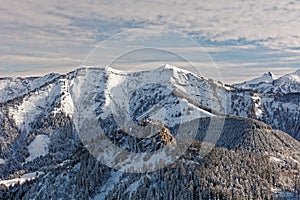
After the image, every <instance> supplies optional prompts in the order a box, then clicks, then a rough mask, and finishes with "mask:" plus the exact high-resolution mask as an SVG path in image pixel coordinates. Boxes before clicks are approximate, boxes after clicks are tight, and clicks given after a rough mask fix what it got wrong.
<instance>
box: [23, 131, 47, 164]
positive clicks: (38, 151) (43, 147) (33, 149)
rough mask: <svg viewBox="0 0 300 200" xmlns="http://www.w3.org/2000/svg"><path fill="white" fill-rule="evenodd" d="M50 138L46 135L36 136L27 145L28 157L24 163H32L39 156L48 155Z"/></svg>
mask: <svg viewBox="0 0 300 200" xmlns="http://www.w3.org/2000/svg"><path fill="white" fill-rule="evenodd" d="M49 143H50V138H49V137H48V136H47V135H37V136H36V138H35V139H34V140H33V141H32V142H31V143H30V144H29V145H28V152H29V154H30V156H29V157H28V158H26V162H29V161H32V160H34V159H35V158H37V157H39V156H44V155H46V154H47V153H48V151H49V149H48V145H49Z"/></svg>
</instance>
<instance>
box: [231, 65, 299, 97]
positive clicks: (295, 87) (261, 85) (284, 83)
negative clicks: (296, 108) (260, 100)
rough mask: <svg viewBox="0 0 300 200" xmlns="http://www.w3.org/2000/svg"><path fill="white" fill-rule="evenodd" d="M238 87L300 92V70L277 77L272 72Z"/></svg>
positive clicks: (236, 85) (279, 92) (270, 91)
mask: <svg viewBox="0 0 300 200" xmlns="http://www.w3.org/2000/svg"><path fill="white" fill-rule="evenodd" d="M234 86H235V87H236V88H240V89H249V90H255V91H259V92H260V93H277V94H288V93H298V92H300V70H297V71H295V72H293V73H289V74H286V75H283V76H281V77H277V76H276V75H274V74H272V73H271V72H268V73H265V74H263V75H262V76H261V77H258V78H254V79H252V80H249V81H245V82H243V83H238V84H235V85H234Z"/></svg>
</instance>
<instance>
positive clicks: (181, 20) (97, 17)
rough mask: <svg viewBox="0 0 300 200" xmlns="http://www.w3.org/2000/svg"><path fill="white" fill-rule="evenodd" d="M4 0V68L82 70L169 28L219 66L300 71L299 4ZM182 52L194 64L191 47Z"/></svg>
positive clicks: (0, 32) (0, 35) (0, 20)
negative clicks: (104, 45) (117, 42)
mask: <svg viewBox="0 0 300 200" xmlns="http://www.w3.org/2000/svg"><path fill="white" fill-rule="evenodd" d="M1 1H2V0H0V11H1V17H0V26H1V29H0V41H1V42H0V43H1V45H0V54H1V57H0V65H1V66H0V67H1V69H4V68H5V67H7V66H14V67H15V68H16V67H17V66H20V67H22V68H25V67H26V66H27V67H28V69H29V68H30V66H33V65H35V66H40V67H43V66H57V65H59V64H61V65H63V66H74V65H78V63H80V60H83V59H84V57H85V56H86V55H87V54H88V53H89V51H90V50H91V49H92V48H93V47H95V46H96V45H97V44H98V43H99V42H101V41H103V40H105V39H107V38H109V37H110V36H111V35H113V34H115V33H119V32H121V31H123V30H129V29H131V28H143V27H157V28H159V29H158V30H161V31H152V32H151V31H148V32H146V33H145V32H144V33H143V32H141V34H136V32H135V34H134V35H132V37H128V38H127V39H128V40H131V41H135V40H136V39H141V40H147V38H149V37H155V36H156V35H159V36H161V35H163V34H164V31H162V29H161V28H166V29H172V30H176V31H179V32H182V33H184V34H186V35H188V36H191V37H192V38H194V39H195V40H197V42H199V43H200V44H201V45H203V46H205V47H206V49H207V51H208V52H209V53H210V54H211V56H212V58H213V59H214V60H215V62H216V64H217V65H218V66H219V67H226V66H233V65H240V66H244V68H243V70H244V71H245V70H246V69H247V66H249V65H250V64H251V63H252V64H253V65H254V64H255V63H256V66H257V67H259V66H264V67H265V66H266V64H269V65H272V66H283V65H284V66H285V67H287V66H288V65H289V64H293V65H294V67H295V66H296V67H299V62H298V61H299V56H297V53H298V52H299V49H300V21H299V20H298V19H299V18H300V3H299V1H296V0H290V1H280V0H269V1H259V0H257V1H243V0H233V1H230V2H228V1H225V0H223V1H219V0H211V1H198V0H189V1H179V0H170V1H165V0H158V1H122V0H116V1H99V2H95V1H76V2H74V1H60V0H52V1H35V0H34V1H5V2H4V1H3V2H1ZM127 36H130V34H128V35H127ZM123 39H124V38H123ZM167 39H168V37H165V40H166V41H167ZM172 42H174V44H176V42H178V41H172V40H170V43H172ZM147 45H148V44H147ZM173 48H176V47H175V46H174V47H173ZM180 48H183V47H180ZM183 51H185V52H187V51H190V53H191V57H193V55H192V53H193V49H192V48H189V49H185V50H183ZM277 52H278V54H279V56H277ZM109 56H110V55H109V54H104V57H105V58H108V59H110V58H109ZM105 58H103V59H105ZM195 62H197V61H195ZM225 63H227V64H226V65H225ZM264 67H263V68H264ZM285 67H282V69H286V68H285ZM43 70H44V69H43Z"/></svg>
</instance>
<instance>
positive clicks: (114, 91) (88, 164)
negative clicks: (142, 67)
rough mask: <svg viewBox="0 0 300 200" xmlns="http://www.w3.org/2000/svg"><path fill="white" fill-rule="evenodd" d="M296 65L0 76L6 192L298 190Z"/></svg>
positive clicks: (1, 192) (89, 194)
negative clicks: (237, 74)
mask: <svg viewBox="0 0 300 200" xmlns="http://www.w3.org/2000/svg"><path fill="white" fill-rule="evenodd" d="M299 102H300V71H299V70H298V71H296V72H294V73H290V74H287V75H284V76H281V77H276V76H275V75H273V74H272V73H266V74H264V75H263V76H262V77H259V78H256V79H253V80H250V81H246V82H244V83H240V84H235V85H227V84H223V83H221V82H217V81H214V80H212V79H207V78H205V77H200V76H198V75H196V74H193V73H191V72H189V71H186V70H183V69H179V68H176V67H174V66H170V65H167V64H166V65H165V66H162V67H158V68H156V69H153V70H149V71H140V72H125V71H120V70H116V69H112V68H100V67H85V68H79V69H77V70H75V71H72V72H70V73H67V74H54V73H52V74H48V75H46V76H44V77H28V78H1V79H0V175H1V177H0V199H282V198H287V199H297V198H300V106H299Z"/></svg>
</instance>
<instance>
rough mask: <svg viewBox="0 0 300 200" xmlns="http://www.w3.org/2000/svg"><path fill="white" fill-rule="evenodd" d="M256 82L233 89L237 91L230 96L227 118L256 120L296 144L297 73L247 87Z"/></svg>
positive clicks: (298, 115)
mask: <svg viewBox="0 0 300 200" xmlns="http://www.w3.org/2000/svg"><path fill="white" fill-rule="evenodd" d="M269 77H270V76H269ZM273 77H274V76H273ZM257 79H260V80H261V78H257ZM257 79H254V80H252V81H248V82H245V83H241V84H237V85H234V86H235V87H237V88H240V89H238V90H237V92H236V94H235V95H234V96H235V97H234V98H235V101H234V105H233V109H234V110H233V112H231V114H234V115H239V116H244V117H250V118H254V119H259V120H261V121H263V122H265V123H267V124H269V125H271V126H272V127H273V128H275V129H280V130H283V131H285V132H287V133H289V134H290V135H291V136H293V137H294V138H296V139H297V140H300V120H299V119H300V113H299V110H300V108H299V102H300V101H299V100H300V82H299V80H300V70H297V71H296V72H294V73H291V74H287V75H284V76H282V77H279V78H277V79H274V80H273V81H270V80H272V79H273V78H269V81H267V80H265V81H261V82H257V81H256V83H255V84H249V83H253V82H255V80H257ZM237 101H238V102H242V104H243V105H242V107H244V110H248V111H249V112H248V113H244V112H243V111H241V110H240V109H239V107H241V106H240V105H236V102H237Z"/></svg>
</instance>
